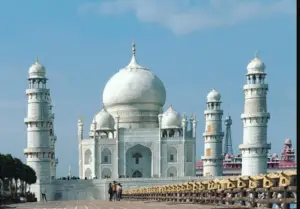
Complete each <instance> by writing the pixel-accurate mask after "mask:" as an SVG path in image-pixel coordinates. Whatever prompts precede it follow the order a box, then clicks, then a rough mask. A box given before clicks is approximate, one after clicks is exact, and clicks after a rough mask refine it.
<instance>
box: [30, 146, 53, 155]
mask: <svg viewBox="0 0 300 209" xmlns="http://www.w3.org/2000/svg"><path fill="white" fill-rule="evenodd" d="M43 152H44V153H53V152H54V149H53V148H51V147H29V148H25V149H24V153H25V154H27V153H43Z"/></svg>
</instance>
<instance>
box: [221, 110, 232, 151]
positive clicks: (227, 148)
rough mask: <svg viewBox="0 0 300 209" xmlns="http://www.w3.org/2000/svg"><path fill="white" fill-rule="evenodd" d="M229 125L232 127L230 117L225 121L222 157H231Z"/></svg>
mask: <svg viewBox="0 0 300 209" xmlns="http://www.w3.org/2000/svg"><path fill="white" fill-rule="evenodd" d="M231 125H232V120H231V117H230V116H229V115H228V116H227V117H226V119H225V126H226V133H225V142H224V152H223V155H224V156H225V155H226V154H230V155H233V150H232V139H231Z"/></svg>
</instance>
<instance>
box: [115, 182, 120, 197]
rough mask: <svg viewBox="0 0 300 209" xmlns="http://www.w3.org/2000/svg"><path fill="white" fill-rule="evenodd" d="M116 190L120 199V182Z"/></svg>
mask: <svg viewBox="0 0 300 209" xmlns="http://www.w3.org/2000/svg"><path fill="white" fill-rule="evenodd" d="M116 191H117V194H116V195H117V197H116V200H117V201H120V184H117V186H116Z"/></svg>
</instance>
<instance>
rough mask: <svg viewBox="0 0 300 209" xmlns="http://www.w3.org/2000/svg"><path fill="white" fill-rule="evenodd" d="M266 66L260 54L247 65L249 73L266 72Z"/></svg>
mask: <svg viewBox="0 0 300 209" xmlns="http://www.w3.org/2000/svg"><path fill="white" fill-rule="evenodd" d="M265 68H266V66H265V64H264V63H263V62H262V61H261V59H260V58H259V57H258V56H255V57H254V59H253V60H251V61H250V62H249V64H248V65H247V71H248V73H264V72H265Z"/></svg>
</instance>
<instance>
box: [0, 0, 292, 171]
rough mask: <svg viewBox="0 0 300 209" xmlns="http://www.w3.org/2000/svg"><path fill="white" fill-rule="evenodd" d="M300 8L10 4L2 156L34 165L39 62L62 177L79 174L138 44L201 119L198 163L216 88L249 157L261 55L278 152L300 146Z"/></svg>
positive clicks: (283, 1)
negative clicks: (30, 129)
mask: <svg viewBox="0 0 300 209" xmlns="http://www.w3.org/2000/svg"><path fill="white" fill-rule="evenodd" d="M295 8H296V2H295V1H294V0H272V1H271V0H266V1H259V0H251V1H250V0H249V1H247V0H226V1H224V0H204V1H198V0H143V1H140V0H103V1H100V0H98V1H96V0H95V1H87V0H64V1H61V0H51V1H50V0H45V1H40V0H30V1H19V0H2V1H1V5H0V83H1V85H2V88H0V95H1V98H2V101H1V102H0V115H1V117H0V125H1V129H0V144H1V145H0V153H11V154H12V155H13V156H16V157H19V158H20V159H21V160H23V161H24V162H25V157H24V154H23V149H24V148H25V147H26V126H25V124H24V118H25V117H26V115H27V112H26V111H27V98H26V95H25V90H26V88H27V86H28V81H27V77H28V69H29V67H30V66H31V64H33V63H34V62H35V59H36V57H37V56H38V57H39V61H40V63H42V64H43V65H45V67H46V69H47V77H48V78H49V82H48V87H49V88H50V89H51V97H52V102H53V105H54V112H55V117H56V118H55V133H56V135H57V143H56V156H57V158H58V159H59V165H58V168H57V176H58V177H59V176H66V175H67V174H68V166H69V165H71V167H72V170H73V174H74V175H78V142H77V120H78V117H79V116H83V118H84V128H85V136H87V135H88V129H89V126H90V123H91V122H92V119H93V117H94V115H95V114H96V113H97V112H98V111H100V109H101V106H102V92H103V89H104V87H105V84H106V82H107V81H108V80H109V78H110V77H111V76H113V75H114V74H115V73H116V72H118V70H119V69H121V68H123V67H125V66H126V65H127V64H128V63H129V61H130V58H131V44H132V41H133V40H134V42H135V44H136V54H137V55H136V56H137V60H138V62H139V64H141V65H142V66H145V67H147V68H150V69H151V71H152V72H154V73H155V74H156V75H157V76H158V77H159V78H160V79H161V80H162V81H163V82H164V85H165V88H166V90H167V101H166V107H167V105H170V104H172V105H173V107H174V108H175V109H176V110H177V111H178V112H180V113H183V112H186V113H187V114H188V115H190V114H191V113H195V114H196V115H197V118H198V126H197V135H198V137H197V160H198V159H200V157H201V155H202V154H203V147H204V144H203V138H202V133H203V131H204V125H205V121H204V113H203V112H204V109H205V102H206V95H207V93H208V92H209V91H210V90H212V89H213V88H215V89H216V90H217V91H219V92H220V93H221V95H222V102H223V103H222V108H223V110H224V116H226V115H228V114H229V115H230V116H231V117H232V120H233V124H232V141H233V150H234V152H235V153H238V152H239V151H238V145H239V144H241V143H242V138H243V124H242V121H241V119H240V116H241V114H242V112H243V108H244V107H243V105H244V94H243V85H244V84H245V82H246V78H245V74H246V66H247V64H248V63H249V61H250V60H251V59H253V57H254V54H255V51H257V50H259V56H260V58H261V59H262V60H263V61H264V63H265V65H266V67H267V68H266V72H267V74H268V75H267V82H268V83H269V92H268V102H267V104H268V110H269V112H270V114H271V119H270V121H269V124H268V127H269V128H268V141H269V142H271V143H272V150H271V153H274V152H276V153H280V151H281V148H282V146H283V143H284V139H285V138H287V137H290V138H291V140H292V143H293V144H294V146H295V143H296V10H295ZM223 128H224V127H223Z"/></svg>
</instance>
